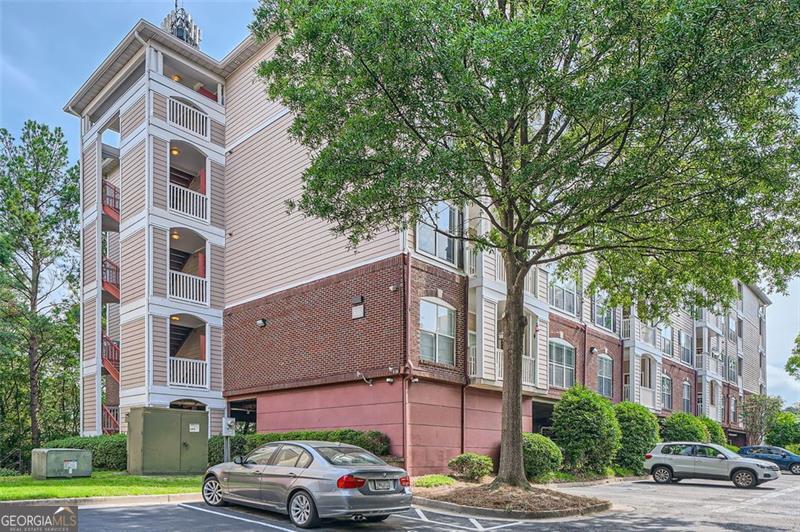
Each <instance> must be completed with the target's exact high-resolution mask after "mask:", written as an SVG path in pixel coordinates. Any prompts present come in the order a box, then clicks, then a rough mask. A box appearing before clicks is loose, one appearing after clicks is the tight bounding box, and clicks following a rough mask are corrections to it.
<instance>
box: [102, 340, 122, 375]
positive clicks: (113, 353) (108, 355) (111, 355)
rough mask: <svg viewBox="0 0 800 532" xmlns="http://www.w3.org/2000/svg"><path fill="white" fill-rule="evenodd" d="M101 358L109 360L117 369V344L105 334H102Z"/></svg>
mask: <svg viewBox="0 0 800 532" xmlns="http://www.w3.org/2000/svg"><path fill="white" fill-rule="evenodd" d="M103 358H104V359H106V360H108V361H109V362H111V365H112V366H114V367H115V368H116V369H119V346H118V345H117V343H116V342H115V341H114V340H112V339H111V338H109V337H108V336H106V335H103Z"/></svg>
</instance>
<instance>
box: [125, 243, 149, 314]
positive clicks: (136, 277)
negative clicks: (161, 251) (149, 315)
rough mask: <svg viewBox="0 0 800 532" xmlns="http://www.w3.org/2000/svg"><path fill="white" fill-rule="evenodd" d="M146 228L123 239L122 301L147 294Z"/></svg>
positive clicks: (126, 301)
mask: <svg viewBox="0 0 800 532" xmlns="http://www.w3.org/2000/svg"><path fill="white" fill-rule="evenodd" d="M145 247H146V246H145V230H144V229H140V230H139V231H136V232H135V233H134V234H133V235H131V236H130V237H128V238H126V239H125V240H123V241H122V261H121V264H120V303H122V304H125V303H130V302H132V301H136V300H137V299H141V298H143V297H144V295H145V271H146V270H145V263H146V259H147V257H146V256H145V255H146V249H145Z"/></svg>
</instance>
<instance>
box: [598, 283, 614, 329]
mask: <svg viewBox="0 0 800 532" xmlns="http://www.w3.org/2000/svg"><path fill="white" fill-rule="evenodd" d="M614 310H615V309H614V308H612V307H610V306H609V305H608V294H606V293H605V292H598V293H597V294H595V296H594V323H595V325H598V326H600V327H602V328H604V329H608V330H609V331H616V330H617V313H616V312H614Z"/></svg>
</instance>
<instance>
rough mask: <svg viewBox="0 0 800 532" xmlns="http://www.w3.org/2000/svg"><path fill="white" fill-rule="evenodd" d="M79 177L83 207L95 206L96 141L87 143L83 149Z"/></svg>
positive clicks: (96, 183) (97, 185) (97, 186)
mask: <svg viewBox="0 0 800 532" xmlns="http://www.w3.org/2000/svg"><path fill="white" fill-rule="evenodd" d="M81 179H82V180H83V208H84V209H90V208H92V207H94V208H97V192H98V188H99V183H98V180H97V141H93V142H91V143H89V144H88V145H87V146H86V148H85V149H84V150H83V169H82V172H81Z"/></svg>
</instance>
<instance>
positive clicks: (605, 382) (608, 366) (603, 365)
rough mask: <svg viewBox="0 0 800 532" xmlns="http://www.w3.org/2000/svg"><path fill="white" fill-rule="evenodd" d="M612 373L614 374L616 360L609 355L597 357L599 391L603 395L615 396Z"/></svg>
mask: <svg viewBox="0 0 800 532" xmlns="http://www.w3.org/2000/svg"><path fill="white" fill-rule="evenodd" d="M612 375H614V362H613V361H612V360H611V359H610V358H609V357H605V356H601V357H599V358H598V359H597V391H598V392H600V394H601V395H605V396H606V397H612V396H613V394H614V392H613V388H612V382H613V377H612Z"/></svg>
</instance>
